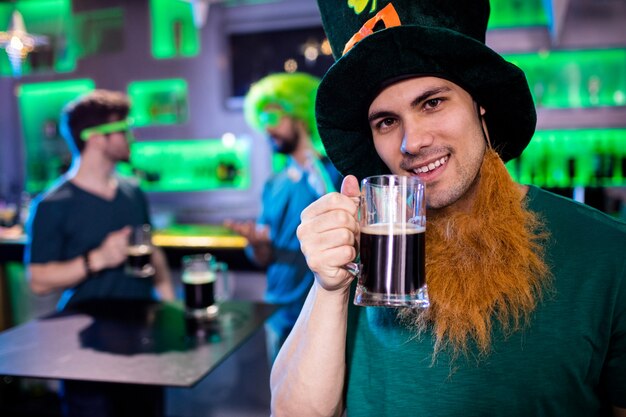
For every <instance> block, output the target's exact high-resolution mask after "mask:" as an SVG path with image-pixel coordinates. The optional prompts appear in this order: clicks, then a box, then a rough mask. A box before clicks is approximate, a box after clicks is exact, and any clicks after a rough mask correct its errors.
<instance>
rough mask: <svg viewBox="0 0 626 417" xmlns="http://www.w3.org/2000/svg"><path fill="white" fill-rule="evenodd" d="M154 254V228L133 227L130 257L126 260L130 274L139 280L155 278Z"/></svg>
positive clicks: (146, 226)
mask: <svg viewBox="0 0 626 417" xmlns="http://www.w3.org/2000/svg"><path fill="white" fill-rule="evenodd" d="M152 252H153V246H152V228H151V227H150V225H149V224H141V225H138V226H133V227H132V230H131V233H130V236H129V237H128V257H127V258H126V270H127V271H128V273H129V274H131V275H134V276H136V277H139V278H147V277H151V276H153V275H154V266H153V265H152Z"/></svg>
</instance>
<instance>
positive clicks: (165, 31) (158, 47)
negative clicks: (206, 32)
mask: <svg viewBox="0 0 626 417" xmlns="http://www.w3.org/2000/svg"><path fill="white" fill-rule="evenodd" d="M150 19H151V26H152V55H153V56H154V57H155V58H157V59H167V58H175V57H193V56H196V55H198V54H199V53H200V35H199V33H198V30H197V29H196V28H195V26H194V24H193V15H192V13H191V2H190V1H180V0H150Z"/></svg>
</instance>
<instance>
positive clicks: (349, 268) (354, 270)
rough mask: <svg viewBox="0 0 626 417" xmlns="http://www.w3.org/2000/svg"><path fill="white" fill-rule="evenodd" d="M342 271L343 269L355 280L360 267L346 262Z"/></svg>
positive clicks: (354, 263) (359, 272) (359, 273)
mask: <svg viewBox="0 0 626 417" xmlns="http://www.w3.org/2000/svg"><path fill="white" fill-rule="evenodd" d="M343 269H345V270H346V271H348V272H349V273H351V274H352V275H353V276H355V277H357V278H358V277H359V275H361V265H359V264H357V263H356V262H348V263H347V264H345V265H344V266H343Z"/></svg>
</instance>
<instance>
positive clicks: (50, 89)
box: [17, 79, 96, 194]
mask: <svg viewBox="0 0 626 417" xmlns="http://www.w3.org/2000/svg"><path fill="white" fill-rule="evenodd" d="M95 87H96V85H95V83H94V82H93V80H89V79H81V80H70V81H54V82H46V83H33V84H22V85H21V86H19V87H18V90H17V101H18V108H19V112H20V120H21V127H22V137H23V138H24V145H25V150H26V152H25V157H26V158H25V159H26V161H25V165H26V191H28V192H29V193H31V194H34V193H38V192H41V191H43V190H44V189H45V188H46V187H47V186H48V185H49V184H50V183H51V182H52V181H54V180H55V179H56V178H57V177H58V176H59V175H60V174H62V173H63V172H64V170H65V169H66V168H67V166H68V165H69V163H70V162H71V154H70V151H69V148H68V147H67V144H66V143H65V141H64V140H63V138H62V137H61V136H60V135H59V132H58V122H59V116H60V114H61V109H62V108H63V106H65V104H67V103H68V102H69V101H71V100H73V99H75V98H76V97H78V96H80V95H82V94H85V93H87V92H89V91H92V90H94V89H95Z"/></svg>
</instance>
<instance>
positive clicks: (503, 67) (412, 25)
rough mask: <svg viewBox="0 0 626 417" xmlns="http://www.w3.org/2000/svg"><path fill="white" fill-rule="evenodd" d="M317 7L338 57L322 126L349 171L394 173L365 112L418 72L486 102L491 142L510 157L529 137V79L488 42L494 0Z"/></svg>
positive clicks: (325, 94)
mask: <svg viewBox="0 0 626 417" xmlns="http://www.w3.org/2000/svg"><path fill="white" fill-rule="evenodd" d="M318 6H319V9H320V12H321V15H322V23H323V25H324V30H325V32H326V35H327V36H328V40H329V42H330V45H331V48H332V50H333V54H334V56H335V58H336V62H335V63H334V64H333V65H332V66H331V68H330V69H329V70H328V72H327V73H326V75H325V76H324V78H323V79H322V82H321V84H320V86H319V89H318V92H317V99H316V117H317V125H318V130H319V133H320V136H321V138H322V141H323V143H324V147H325V148H326V151H327V153H328V156H329V157H330V159H331V161H332V162H333V164H334V165H335V167H337V169H338V170H339V171H340V172H341V173H342V174H343V175H348V174H352V175H355V176H356V177H357V178H359V179H362V178H364V177H367V176H370V175H381V174H388V173H389V169H388V168H387V167H386V166H385V164H384V163H383V161H382V160H381V159H380V157H379V156H378V154H377V153H376V150H375V148H374V145H373V142H372V134H371V131H370V126H369V123H368V120H367V112H368V109H369V106H370V104H371V102H372V101H373V100H374V98H375V97H376V95H378V93H380V91H381V90H382V89H383V88H384V87H385V86H387V85H389V84H390V83H392V82H393V81H395V80H401V79H406V78H410V77H414V76H434V77H439V78H443V79H446V80H448V81H451V82H453V83H455V84H457V85H459V86H460V87H462V88H463V89H465V90H466V91H467V92H468V93H469V94H470V95H471V96H472V97H473V98H474V100H475V101H476V102H477V103H479V104H480V105H481V106H483V107H484V108H485V110H486V114H485V116H484V117H485V121H486V124H487V128H488V130H489V135H490V139H491V143H492V145H493V147H494V149H495V150H496V151H497V152H498V153H499V154H500V157H501V158H502V159H503V160H504V161H505V162H506V161H509V160H511V159H513V158H516V157H518V156H519V155H520V154H521V153H522V151H523V150H524V149H525V148H526V146H527V145H528V143H529V142H530V139H531V138H532V136H533V134H534V132H535V126H536V123H537V115H536V111H535V106H534V103H533V99H532V96H531V93H530V89H529V87H528V82H527V81H526V77H525V75H524V73H523V71H522V70H521V69H519V68H518V67H516V66H515V65H513V64H512V63H510V62H507V61H506V60H504V58H502V57H501V56H500V55H499V54H498V53H496V52H495V51H493V50H492V49H491V48H489V47H488V46H486V45H485V34H486V31H487V21H488V19H489V10H490V9H489V1H488V0H472V1H470V0H393V1H388V0H387V1H386V0H318ZM341 53H343V54H342V55H341V56H339V54H341Z"/></svg>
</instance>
